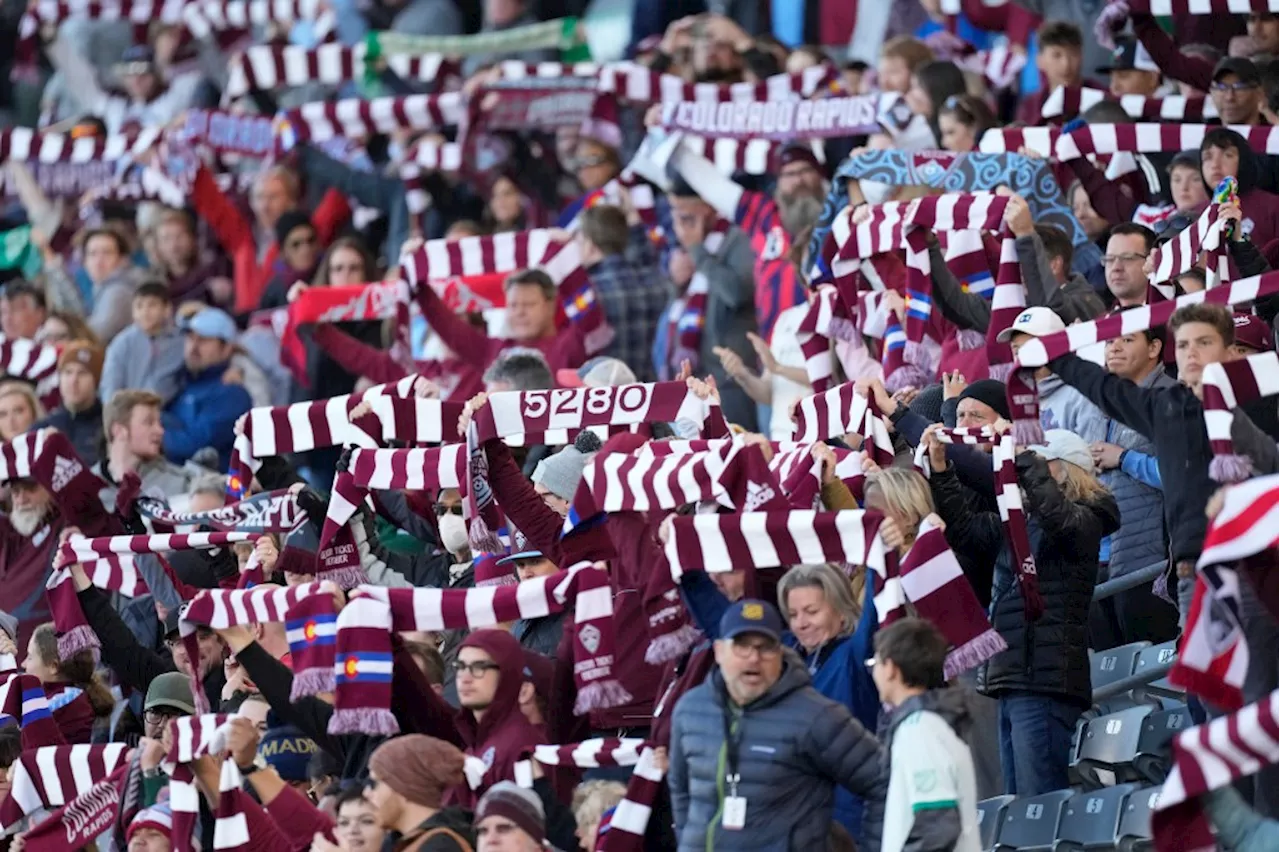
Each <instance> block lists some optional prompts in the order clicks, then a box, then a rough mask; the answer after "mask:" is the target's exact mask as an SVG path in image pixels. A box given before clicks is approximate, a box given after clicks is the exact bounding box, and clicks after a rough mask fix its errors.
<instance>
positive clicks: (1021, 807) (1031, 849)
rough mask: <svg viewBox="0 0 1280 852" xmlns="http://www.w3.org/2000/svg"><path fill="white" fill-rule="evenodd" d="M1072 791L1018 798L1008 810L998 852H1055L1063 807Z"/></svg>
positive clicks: (998, 842)
mask: <svg viewBox="0 0 1280 852" xmlns="http://www.w3.org/2000/svg"><path fill="white" fill-rule="evenodd" d="M1072 795H1074V794H1073V792H1072V791H1071V790H1054V791H1053V792H1052V793H1043V794H1041V795H1039V796H1027V797H1025V798H1020V799H1014V800H1013V801H1012V802H1010V803H1009V804H1008V805H1006V806H1005V809H1004V821H1003V822H1002V823H1001V824H1000V836H999V837H998V838H997V840H996V845H995V848H996V852H1052V849H1053V842H1054V838H1055V837H1057V834H1058V821H1059V820H1060V819H1061V818H1062V809H1063V807H1064V806H1065V805H1066V804H1067V800H1069V799H1070V798H1071V797H1072Z"/></svg>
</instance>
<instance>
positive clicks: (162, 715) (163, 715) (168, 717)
mask: <svg viewBox="0 0 1280 852" xmlns="http://www.w3.org/2000/svg"><path fill="white" fill-rule="evenodd" d="M182 715H183V714H182V713H178V712H176V711H171V710H148V711H146V712H145V713H143V714H142V718H143V721H145V722H146V723H147V724H148V725H163V724H165V723H167V722H171V721H173V720H174V719H180V718H182Z"/></svg>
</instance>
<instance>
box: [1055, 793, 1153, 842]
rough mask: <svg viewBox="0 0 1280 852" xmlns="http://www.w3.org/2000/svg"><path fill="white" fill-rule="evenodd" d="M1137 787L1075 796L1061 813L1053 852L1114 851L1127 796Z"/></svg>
mask: <svg viewBox="0 0 1280 852" xmlns="http://www.w3.org/2000/svg"><path fill="white" fill-rule="evenodd" d="M1138 786H1139V785H1137V784H1121V785H1120V786H1118V787H1108V788H1106V789H1105V790H1095V791H1093V792H1090V793H1077V794H1076V795H1075V796H1072V797H1071V799H1070V801H1068V802H1067V806H1066V807H1065V808H1063V809H1062V821H1061V822H1060V823H1058V842H1057V843H1056V844H1055V845H1054V847H1053V848H1054V852H1092V850H1104V849H1105V850H1107V852H1111V850H1113V849H1115V847H1116V842H1117V840H1118V839H1119V828H1120V818H1121V817H1122V816H1124V809H1125V803H1126V801H1127V800H1128V798H1129V794H1130V793H1132V792H1133V791H1134V790H1137V789H1138Z"/></svg>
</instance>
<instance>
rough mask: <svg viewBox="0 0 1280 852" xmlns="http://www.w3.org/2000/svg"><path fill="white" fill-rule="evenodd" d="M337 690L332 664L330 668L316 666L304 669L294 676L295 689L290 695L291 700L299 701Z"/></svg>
mask: <svg viewBox="0 0 1280 852" xmlns="http://www.w3.org/2000/svg"><path fill="white" fill-rule="evenodd" d="M335 688H336V687H335V684H334V679H333V665H332V663H331V664H330V665H329V667H328V668H325V667H323V666H316V667H315V668H308V669H303V670H302V671H300V672H294V674H293V689H292V691H291V692H290V693H289V700H290V701H297V700H299V699H301V698H306V697H307V696H311V695H320V694H321V693H325V692H333V691H334V689H335Z"/></svg>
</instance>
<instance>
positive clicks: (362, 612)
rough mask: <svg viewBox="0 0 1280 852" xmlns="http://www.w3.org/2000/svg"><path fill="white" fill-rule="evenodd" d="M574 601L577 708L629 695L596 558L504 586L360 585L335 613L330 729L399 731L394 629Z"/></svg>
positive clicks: (448, 626)
mask: <svg viewBox="0 0 1280 852" xmlns="http://www.w3.org/2000/svg"><path fill="white" fill-rule="evenodd" d="M570 604H572V605H573V609H574V623H575V641H574V680H575V682H576V685H577V699H576V701H575V704H574V712H575V713H578V714H580V715H581V714H585V713H587V712H588V711H590V710H593V709H598V708H602V707H610V706H617V705H618V704H624V703H626V702H628V701H630V700H631V695H630V694H629V693H627V691H626V690H625V689H624V688H623V687H622V685H621V684H620V683H618V681H617V680H616V677H615V675H614V673H613V671H612V665H613V663H614V660H613V659H612V654H613V635H612V634H613V599H612V591H611V589H610V586H609V579H608V576H607V575H606V574H605V573H604V571H603V570H601V566H599V565H598V564H595V563H590V562H579V563H577V564H575V565H573V566H572V567H570V568H569V569H568V570H564V571H559V572H557V573H555V574H552V575H550V576H547V577H536V578H533V579H530V580H524V581H522V582H520V583H516V584H512V585H503V586H486V587H479V588H471V589H420V588H415V589H388V588H385V587H381V586H361V587H359V588H358V589H356V590H355V591H354V592H353V593H352V596H351V598H350V599H349V600H348V601H347V605H346V606H345V607H343V609H342V612H341V613H340V614H339V615H338V628H337V638H336V641H335V643H334V644H333V645H332V646H330V647H331V648H333V653H334V662H333V673H334V682H335V689H334V705H333V706H334V712H333V716H332V718H331V719H330V722H329V731H330V733H334V734H342V733H355V732H361V733H366V734H395V733H397V732H398V731H399V725H398V723H397V722H396V719H395V716H394V715H392V713H391V672H392V663H391V644H390V634H391V633H392V632H403V631H407V630H425V631H439V630H459V629H478V628H483V627H493V626H494V625H497V624H502V623H506V622H514V621H518V620H529V619H534V618H544V617H546V616H548V615H552V614H554V613H558V612H562V611H563V610H564V609H565V608H566V607H567V606H569V605H570ZM597 653H598V654H599V655H598V656H597ZM317 656H318V655H317Z"/></svg>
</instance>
